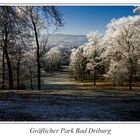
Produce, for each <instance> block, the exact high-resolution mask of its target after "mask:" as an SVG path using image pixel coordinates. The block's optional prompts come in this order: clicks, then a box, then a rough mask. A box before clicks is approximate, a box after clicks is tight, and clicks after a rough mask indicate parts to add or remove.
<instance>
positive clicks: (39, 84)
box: [31, 17, 41, 90]
mask: <svg viewBox="0 0 140 140" xmlns="http://www.w3.org/2000/svg"><path fill="white" fill-rule="evenodd" d="M31 18H32V24H33V27H34V33H35V39H36V45H37V52H36V53H37V72H38V90H40V89H41V80H40V76H41V72H40V53H39V41H38V34H37V29H36V24H35V23H34V21H33V17H31Z"/></svg>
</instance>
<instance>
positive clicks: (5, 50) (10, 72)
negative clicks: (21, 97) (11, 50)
mask: <svg viewBox="0 0 140 140" xmlns="http://www.w3.org/2000/svg"><path fill="white" fill-rule="evenodd" d="M7 37H8V34H7V33H5V40H4V48H3V49H4V53H5V57H6V60H7V67H8V75H9V89H14V85H13V74H12V67H11V62H10V59H9V55H8V51H7Z"/></svg>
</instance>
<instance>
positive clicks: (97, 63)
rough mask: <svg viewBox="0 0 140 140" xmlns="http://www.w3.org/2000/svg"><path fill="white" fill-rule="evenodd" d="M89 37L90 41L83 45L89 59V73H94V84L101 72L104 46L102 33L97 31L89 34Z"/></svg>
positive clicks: (84, 53)
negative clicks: (101, 43)
mask: <svg viewBox="0 0 140 140" xmlns="http://www.w3.org/2000/svg"><path fill="white" fill-rule="evenodd" d="M87 38H88V42H87V43H86V44H85V46H84V47H83V55H84V57H86V59H87V65H86V69H87V71H88V72H89V73H92V75H93V78H92V79H93V80H94V85H96V79H97V77H98V74H99V73H101V72H100V70H101V69H100V68H101V53H102V48H101V46H100V42H101V39H102V35H101V34H100V33H98V32H97V31H96V32H92V33H90V34H88V35H87Z"/></svg>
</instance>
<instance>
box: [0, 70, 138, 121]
mask: <svg viewBox="0 0 140 140" xmlns="http://www.w3.org/2000/svg"><path fill="white" fill-rule="evenodd" d="M42 86H43V90H41V91H38V90H33V91H31V90H19V91H14V90H12V91H8V90H5V91H4V90H3V91H0V104H1V106H0V120H1V121H139V120H140V90H139V89H134V90H132V91H129V90H128V89H126V88H125V89H113V88H110V89H109V88H103V87H100V86H99V88H97V87H98V86H97V87H96V88H94V86H93V85H92V83H90V84H87V83H83V84H81V83H78V82H75V81H74V80H73V78H71V77H70V76H69V75H68V73H67V72H61V73H54V74H53V75H47V76H46V78H44V79H43V78H42ZM89 87H90V88H89Z"/></svg>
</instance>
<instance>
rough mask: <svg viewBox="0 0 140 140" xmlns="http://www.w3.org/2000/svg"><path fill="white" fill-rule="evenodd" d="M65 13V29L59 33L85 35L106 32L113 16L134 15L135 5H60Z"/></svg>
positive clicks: (60, 8)
mask: <svg viewBox="0 0 140 140" xmlns="http://www.w3.org/2000/svg"><path fill="white" fill-rule="evenodd" d="M58 8H59V10H60V11H61V12H62V14H63V19H64V23H65V26H64V29H63V30H61V31H60V32H59V33H63V34H77V35H85V34H87V33H89V32H91V31H96V30H98V31H99V32H103V33H104V32H105V29H106V25H107V23H109V22H110V20H111V19H113V18H120V17H123V16H128V15H134V13H133V9H134V7H133V6H58Z"/></svg>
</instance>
